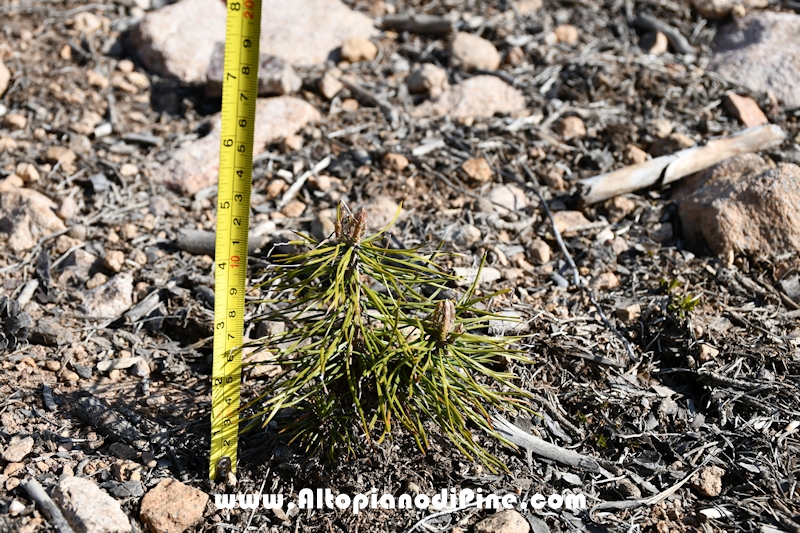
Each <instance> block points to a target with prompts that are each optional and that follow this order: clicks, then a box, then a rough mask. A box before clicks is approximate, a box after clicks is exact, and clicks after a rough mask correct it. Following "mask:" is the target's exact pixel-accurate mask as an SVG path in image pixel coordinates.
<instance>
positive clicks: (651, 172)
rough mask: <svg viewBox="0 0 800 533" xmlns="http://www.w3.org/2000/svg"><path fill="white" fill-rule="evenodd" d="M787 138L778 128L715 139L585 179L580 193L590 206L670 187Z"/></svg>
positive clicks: (770, 126) (775, 144)
mask: <svg viewBox="0 0 800 533" xmlns="http://www.w3.org/2000/svg"><path fill="white" fill-rule="evenodd" d="M785 138H786V133H785V132H784V131H783V130H782V129H781V128H779V127H778V126H775V125H774V124H769V125H766V126H756V127H754V128H748V129H746V130H742V131H740V132H739V133H736V134H734V135H730V136H728V137H718V138H714V139H711V140H709V141H708V143H706V144H705V145H704V146H694V147H692V148H687V149H686V150H681V151H680V152H675V153H674V154H669V155H663V156H661V157H656V158H654V159H651V160H650V161H645V162H644V163H639V164H638V165H631V166H629V167H625V168H621V169H619V170H615V171H613V172H609V173H607V174H601V175H599V176H594V177H591V178H586V179H582V180H580V181H579V182H578V193H579V195H580V198H581V202H582V203H583V204H584V205H588V204H594V203H597V202H600V201H603V200H607V199H608V198H613V197H614V196H619V195H620V194H625V193H628V192H633V191H637V190H639V189H644V188H645V187H650V186H652V185H655V184H656V183H658V182H659V180H661V184H662V185H666V184H667V183H672V182H673V181H677V180H679V179H681V178H683V177H686V176H688V175H689V174H694V173H695V172H699V171H701V170H705V169H707V168H708V167H710V166H712V165H715V164H717V163H719V162H720V161H723V160H725V159H728V158H729V157H733V156H735V155H739V154H746V153H751V152H758V151H760V150H764V149H767V148H772V147H773V146H777V145H779V144H780V143H782V142H783V140H784V139H785ZM662 176H663V178H662Z"/></svg>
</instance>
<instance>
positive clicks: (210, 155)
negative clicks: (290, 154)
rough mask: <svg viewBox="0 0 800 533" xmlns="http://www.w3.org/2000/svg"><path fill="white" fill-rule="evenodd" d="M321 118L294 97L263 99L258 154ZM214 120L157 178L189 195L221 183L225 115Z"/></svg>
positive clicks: (258, 108)
mask: <svg viewBox="0 0 800 533" xmlns="http://www.w3.org/2000/svg"><path fill="white" fill-rule="evenodd" d="M319 118H320V114H319V111H317V110H316V109H315V108H314V107H313V106H312V105H311V104H309V103H307V102H304V101H303V100H299V99H297V98H294V97H292V96H280V97H277V98H264V99H260V100H259V101H258V104H257V106H256V130H255V146H254V153H255V154H258V153H259V152H262V151H263V150H264V148H266V146H267V145H268V144H271V143H274V142H277V141H279V140H281V139H283V138H285V137H288V136H289V135H293V134H295V133H296V132H297V131H298V130H299V129H300V128H302V127H303V126H305V125H306V124H308V123H309V122H312V121H315V120H319ZM212 120H213V124H214V126H213V129H212V130H211V132H210V133H209V134H208V135H206V136H205V137H203V138H202V139H199V140H197V141H192V142H190V143H188V144H185V145H183V146H182V147H180V148H179V149H178V150H176V151H175V153H174V154H173V155H172V158H171V159H170V160H169V161H167V163H165V164H164V166H162V167H161V170H160V171H158V172H156V174H155V175H154V176H153V179H154V180H155V181H158V182H162V183H165V184H167V185H168V186H169V187H170V188H172V189H175V190H177V191H179V192H181V193H183V194H185V195H189V196H191V195H194V194H195V193H196V192H197V191H199V190H200V189H204V188H206V187H209V186H211V185H213V184H215V183H216V182H217V178H218V173H219V143H220V127H221V124H220V123H221V116H220V115H219V114H217V115H216V116H214V118H213V119H212Z"/></svg>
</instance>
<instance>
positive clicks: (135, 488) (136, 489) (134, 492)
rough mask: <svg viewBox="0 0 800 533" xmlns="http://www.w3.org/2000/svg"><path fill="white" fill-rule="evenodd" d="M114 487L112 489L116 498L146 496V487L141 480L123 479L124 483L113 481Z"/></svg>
mask: <svg viewBox="0 0 800 533" xmlns="http://www.w3.org/2000/svg"><path fill="white" fill-rule="evenodd" d="M113 485H114V487H113V488H112V489H111V494H112V495H114V497H115V498H119V499H121V500H122V499H126V498H141V497H142V496H144V487H143V486H142V482H141V481H123V482H122V483H116V482H114V483H113Z"/></svg>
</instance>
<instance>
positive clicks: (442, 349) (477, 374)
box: [243, 207, 530, 470]
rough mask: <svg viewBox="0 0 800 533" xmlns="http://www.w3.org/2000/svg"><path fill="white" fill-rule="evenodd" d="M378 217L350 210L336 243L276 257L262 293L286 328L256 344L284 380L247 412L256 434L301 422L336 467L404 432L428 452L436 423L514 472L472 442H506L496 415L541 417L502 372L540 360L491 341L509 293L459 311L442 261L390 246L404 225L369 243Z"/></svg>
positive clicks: (469, 298)
mask: <svg viewBox="0 0 800 533" xmlns="http://www.w3.org/2000/svg"><path fill="white" fill-rule="evenodd" d="M398 215H399V211H398ZM366 217H367V215H366V212H365V211H364V210H363V209H362V210H360V211H358V212H357V213H356V214H355V215H352V214H349V213H345V211H343V209H342V208H341V207H340V208H339V210H338V214H337V222H336V224H335V228H336V229H335V232H334V234H333V235H331V237H330V238H328V239H325V240H323V241H321V242H317V241H315V240H314V239H313V238H311V237H309V236H305V235H300V238H299V239H298V240H295V241H292V242H290V243H288V244H291V245H292V246H293V247H295V248H299V249H300V250H301V251H299V252H297V253H290V254H284V255H276V256H275V257H274V258H273V259H274V261H275V263H274V264H273V265H272V267H271V269H270V270H269V271H268V272H267V273H266V279H265V281H264V282H262V283H261V284H260V285H259V286H260V288H261V291H262V294H265V295H267V297H266V298H265V299H264V300H262V301H260V302H259V303H260V304H264V305H265V306H267V307H268V308H269V309H271V310H270V311H269V312H267V313H266V314H265V315H264V316H262V317H260V319H262V320H267V321H272V322H281V323H283V324H285V329H284V331H282V332H281V333H277V334H274V335H271V336H268V337H265V338H262V339H259V340H257V341H255V342H254V344H255V345H257V346H258V347H259V348H258V349H259V350H268V351H269V352H270V354H271V357H268V358H266V359H268V361H266V362H267V363H269V364H274V365H278V366H279V367H280V369H281V371H280V373H279V375H278V376H277V377H276V378H275V379H274V380H273V381H272V382H271V383H269V384H268V385H267V386H266V387H265V388H264V389H263V390H261V391H259V394H258V395H257V396H256V397H255V398H254V399H253V400H251V401H250V402H249V403H248V404H247V405H246V406H245V407H244V408H243V409H247V410H252V411H254V414H252V415H250V416H249V419H250V420H251V424H250V426H252V425H255V424H261V425H266V424H268V423H269V422H270V421H272V420H273V419H276V417H278V416H281V417H283V416H282V415H279V413H283V414H285V413H287V412H291V413H292V419H291V420H290V421H288V422H287V423H286V424H285V430H287V431H290V432H291V434H292V436H293V440H294V441H296V442H299V443H300V444H301V445H302V446H303V447H305V448H306V449H307V450H308V451H309V452H315V451H317V450H324V451H325V453H326V454H327V456H328V457H329V458H330V459H333V458H334V457H335V456H340V455H342V454H344V455H347V456H349V455H354V454H355V453H356V452H357V451H358V450H359V449H360V448H362V445H363V443H364V442H365V441H366V442H367V443H371V442H372V441H373V440H377V441H381V440H382V439H384V438H386V437H387V436H389V435H391V433H392V430H393V428H394V427H396V425H397V424H399V425H400V426H402V427H403V428H405V429H406V430H407V431H408V432H409V433H410V434H411V435H413V437H414V439H415V440H416V442H417V445H418V446H419V448H420V449H421V450H425V449H427V448H428V447H429V445H430V442H429V438H428V432H429V428H430V425H431V423H432V424H433V425H434V426H438V428H439V429H440V430H441V431H442V432H443V433H444V434H445V435H446V436H447V437H448V438H449V439H450V440H451V441H452V442H453V444H455V445H456V446H457V447H458V448H459V450H461V451H462V452H463V453H464V454H465V455H466V456H467V457H469V458H470V459H473V458H477V459H479V460H481V461H482V462H483V463H485V464H487V465H488V466H490V467H491V468H492V470H495V468H494V467H500V468H505V467H504V466H503V465H502V463H501V462H500V461H499V460H498V459H496V458H495V457H494V456H492V455H491V454H490V453H489V452H488V451H487V450H486V449H485V448H483V447H482V446H480V445H479V444H478V443H477V442H476V440H475V439H474V438H473V435H472V430H473V429H482V430H484V431H486V432H487V433H489V434H490V435H493V436H494V437H496V438H498V439H501V440H502V438H501V437H500V435H499V434H497V433H496V432H495V431H494V429H493V427H492V424H491V418H490V414H491V411H512V412H518V411H520V410H526V411H529V410H530V409H529V404H528V402H527V398H528V395H527V393H526V392H525V391H524V390H523V389H522V388H520V387H519V385H517V384H516V377H515V376H514V375H513V374H511V373H510V372H505V371H500V370H497V367H498V366H499V365H500V364H501V360H508V359H513V360H519V361H525V362H527V361H528V359H527V357H526V356H525V355H524V354H523V353H521V352H520V351H518V350H514V349H512V348H511V346H512V345H513V344H514V343H515V342H517V341H519V337H491V336H488V335H485V334H483V333H482V331H483V330H485V329H486V328H487V327H488V322H489V320H490V319H493V318H498V316H497V315H495V314H493V313H491V312H488V311H486V310H484V309H482V307H484V305H483V304H484V303H485V302H486V301H488V300H490V299H491V298H493V297H495V296H497V295H499V294H501V293H502V292H504V291H500V292H497V293H492V294H487V295H483V296H480V297H477V296H475V293H476V289H477V280H478V279H479V274H478V276H476V278H475V281H474V282H473V283H472V285H471V286H470V287H469V289H468V290H466V291H465V293H464V294H463V295H462V296H461V297H460V298H459V299H458V300H457V301H454V300H453V299H448V298H445V296H448V295H450V293H451V292H452V291H451V289H450V287H451V286H453V285H454V282H455V281H456V280H457V279H458V278H457V277H456V276H454V275H452V274H449V273H447V272H445V271H444V270H443V269H442V268H441V267H439V266H438V265H437V264H436V262H435V258H436V253H434V254H431V255H430V256H426V255H423V253H422V252H421V250H420V248H413V249H399V250H398V249H391V248H389V247H388V246H384V245H383V244H382V242H385V241H384V236H385V233H386V231H387V230H388V229H389V227H391V226H392V224H393V223H394V221H392V223H390V224H389V225H388V226H387V227H386V228H384V229H383V230H382V231H380V232H378V233H377V234H375V235H371V236H369V237H367V236H366V235H365V234H366V227H367V218H366ZM396 218H397V217H395V220H396ZM263 359H264V358H262V360H263ZM504 442H506V441H504ZM506 444H509V445H511V444H510V443H508V442H506Z"/></svg>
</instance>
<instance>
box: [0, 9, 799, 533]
mask: <svg viewBox="0 0 800 533" xmlns="http://www.w3.org/2000/svg"><path fill="white" fill-rule="evenodd" d="M264 3H265V8H264V10H265V11H264V12H265V16H264V21H263V25H262V26H263V27H262V61H261V74H262V76H261V78H262V79H261V80H260V92H261V93H262V94H263V99H262V100H260V102H259V104H258V110H257V122H256V128H257V131H256V152H255V153H256V154H258V155H257V156H256V163H255V170H254V182H253V198H252V217H251V232H250V235H251V241H252V242H253V244H254V246H253V252H252V257H251V259H250V275H251V279H257V278H258V277H259V276H260V273H261V272H262V271H263V269H264V267H265V266H266V265H268V264H269V258H268V257H267V251H268V250H269V249H270V248H271V246H270V243H272V242H275V241H280V240H282V239H284V238H286V235H288V234H290V233H291V232H292V231H304V232H310V233H311V234H313V235H316V236H319V237H323V236H325V235H326V234H329V233H330V232H331V231H332V229H333V221H332V219H333V218H334V213H335V208H336V206H337V205H338V203H339V202H340V201H346V202H347V204H348V205H350V206H351V207H358V206H362V205H363V206H365V207H366V208H367V210H368V213H369V217H370V221H371V223H372V224H373V226H375V227H380V226H381V225H383V224H384V223H385V222H387V221H388V220H390V219H391V218H392V217H393V215H394V213H395V211H396V208H397V205H398V204H399V203H400V202H402V204H403V214H402V216H401V217H400V220H399V222H398V224H397V225H396V227H395V228H394V230H393V235H394V236H395V237H396V239H397V240H398V241H400V242H401V243H402V244H404V245H406V246H411V245H417V244H425V245H429V246H432V247H433V246H436V245H438V244H439V243H440V242H444V247H445V249H447V250H449V251H452V252H457V254H455V255H452V256H449V257H448V259H447V266H448V267H450V268H453V269H456V271H457V272H460V273H464V274H466V275H469V274H470V272H471V271H472V268H473V267H474V265H475V264H476V262H477V261H478V260H479V258H480V257H482V256H484V255H486V257H487V268H486V269H484V271H483V274H482V280H481V289H482V290H495V289H498V288H504V287H508V288H511V289H512V291H511V292H510V293H508V294H507V295H506V296H505V297H502V298H496V299H494V300H492V301H491V308H492V309H493V310H495V311H498V312H507V313H511V314H513V315H514V316H519V317H521V318H522V319H523V322H522V323H521V324H516V323H512V322H508V323H504V322H500V323H498V324H496V327H494V328H493V333H494V334H497V335H502V334H504V333H508V332H509V331H510V330H514V331H515V332H519V333H525V334H528V335H529V336H528V337H527V338H526V340H525V342H524V343H523V345H522V348H523V349H524V350H526V351H527V352H528V353H529V355H530V357H531V358H532V359H533V360H534V362H535V364H534V365H532V366H531V365H512V366H511V370H513V371H514V372H516V373H517V374H518V375H519V376H520V377H521V378H522V379H521V384H522V386H523V387H524V388H526V389H527V390H529V391H531V393H532V394H533V398H534V407H535V409H536V410H537V411H538V412H539V413H540V414H541V416H540V417H534V418H533V419H528V418H523V417H520V418H518V419H517V420H515V424H516V425H517V426H518V427H519V428H521V429H522V430H524V431H526V432H529V433H532V434H533V435H535V436H538V437H539V438H541V439H544V440H546V441H548V442H551V443H553V444H555V445H556V446H558V447H559V448H562V449H570V450H574V451H575V452H579V453H580V454H582V455H584V456H585V457H588V458H590V459H591V461H590V462H591V464H592V465H593V466H592V467H591V468H578V467H571V466H567V465H565V464H562V463H560V462H557V461H553V460H549V459H545V458H542V457H540V456H539V455H537V454H535V453H534V454H526V453H525V452H524V451H515V450H511V449H510V448H507V447H504V446H501V445H500V444H498V443H495V442H492V441H491V440H488V439H486V438H485V437H483V436H478V438H479V440H481V442H482V444H484V445H486V446H488V447H489V448H490V449H491V450H492V451H493V452H494V453H496V454H498V456H499V457H500V458H502V459H503V461H504V462H505V463H506V464H507V466H508V468H509V471H510V472H509V473H504V474H495V473H492V472H489V471H488V470H487V469H486V468H484V467H481V466H480V465H476V464H473V463H471V462H469V461H467V460H465V458H464V457H463V456H461V455H460V454H459V453H458V451H457V450H456V449H454V448H453V446H451V445H450V444H449V443H448V441H446V440H445V439H442V438H435V439H434V440H433V441H432V442H431V444H432V448H431V450H429V451H428V453H426V454H422V453H420V452H419V451H418V450H417V449H416V448H415V446H414V445H413V440H412V439H411V438H410V437H409V436H407V435H404V434H402V433H400V434H398V435H396V437H395V438H394V439H393V440H391V441H387V442H385V443H383V444H381V445H379V446H377V447H375V448H374V449H371V450H370V451H369V452H365V453H364V454H363V455H362V456H360V457H358V458H355V459H348V460H345V459H343V460H342V461H340V462H339V463H338V464H326V463H324V462H321V461H320V460H319V459H318V458H316V457H309V456H306V455H304V454H303V453H301V451H300V450H298V449H295V448H293V447H292V446H290V445H288V444H287V441H286V438H285V437H284V436H283V435H281V434H279V433H278V432H277V430H276V429H275V428H274V427H272V426H270V427H267V428H266V429H264V430H262V431H261V432H258V433H256V434H250V435H247V436H246V437H244V438H243V440H242V442H241V444H240V465H239V470H238V472H237V477H238V485H237V486H236V487H235V488H234V487H227V488H226V487H225V486H224V485H222V484H215V483H211V482H209V481H207V480H206V479H205V477H206V475H207V468H208V464H207V463H208V448H209V433H210V428H209V403H210V379H209V373H210V353H211V324H212V318H213V311H212V310H213V297H214V295H213V278H212V276H213V272H212V258H211V256H210V254H213V233H212V232H213V230H214V227H215V208H214V207H215V205H216V189H215V182H216V170H217V165H218V161H217V158H218V146H219V114H218V113H219V109H220V97H219V94H220V79H221V71H222V69H221V64H220V62H221V57H222V50H221V44H220V43H221V41H222V40H223V39H224V16H225V4H224V3H223V2H220V1H219V0H180V1H179V2H177V3H170V2H168V1H165V0H152V1H151V0H113V1H109V2H104V3H89V2H81V1H72V0H66V1H49V2H46V1H43V0H6V1H5V2H3V3H2V5H0V27H1V28H2V36H0V59H1V60H2V61H0V124H1V127H0V177H2V180H0V355H1V356H2V363H0V365H2V366H0V368H2V372H0V391H1V392H2V398H3V399H2V400H0V421H1V425H0V458H1V460H0V487H2V489H0V531H25V532H33V531H50V530H53V529H54V528H55V527H57V525H56V523H55V522H54V519H53V518H49V517H48V516H47V515H45V514H43V513H44V511H43V510H42V509H43V508H42V507H41V504H39V505H37V504H36V503H35V502H34V498H33V497H32V496H31V495H30V493H29V491H28V490H26V487H28V488H30V487H31V486H32V485H27V483H28V482H29V481H30V480H32V479H35V480H36V481H37V482H38V483H39V484H40V485H41V486H42V487H43V488H44V489H45V491H47V493H48V494H49V496H50V497H51V498H52V499H53V500H54V501H55V502H56V505H58V506H59V507H60V508H61V509H62V510H63V513H64V514H65V515H66V518H67V520H68V522H69V523H70V524H72V527H73V528H74V530H75V531H90V532H106V531H108V532H111V531H148V530H150V531H169V532H178V531H185V530H189V531H212V530H213V531H220V532H223V531H245V530H248V528H249V529H252V530H259V531H282V530H287V531H289V530H291V531H331V532H332V531H358V530H368V531H406V530H409V529H410V528H412V526H414V525H415V524H417V522H418V521H420V520H421V519H423V518H425V517H426V516H428V515H430V514H431V513H432V511H428V510H420V511H417V512H413V513H412V512H407V511H404V512H399V511H382V510H374V511H369V512H366V513H364V514H360V515H357V516H356V515H353V514H352V513H351V512H349V511H338V510H321V511H313V512H312V511H308V512H306V511H303V512H302V513H297V510H294V511H291V512H288V513H287V512H284V511H259V512H257V513H250V512H243V511H240V510H236V511H231V512H229V511H218V510H217V509H216V507H215V506H214V505H213V498H212V499H211V501H209V498H208V494H213V493H218V492H232V491H238V492H258V491H259V490H262V491H264V492H274V493H283V494H286V495H287V496H296V495H297V492H298V491H299V490H300V489H301V488H304V487H323V488H330V489H332V490H333V491H334V492H341V493H348V494H353V493H356V492H367V491H369V490H370V489H371V488H373V487H374V488H376V489H377V490H378V492H380V493H396V494H399V493H403V492H407V493H410V494H414V493H418V492H424V493H427V494H429V495H432V494H434V493H436V492H437V491H440V490H441V489H442V488H457V489H460V488H472V489H477V488H482V489H483V490H484V491H490V492H496V493H508V492H516V493H517V494H520V495H530V494H535V493H543V494H550V493H553V492H556V493H565V492H570V493H582V494H586V495H587V497H588V502H589V505H590V506H592V507H594V506H599V507H596V508H595V509H594V510H593V511H592V512H588V511H581V512H578V511H575V512H572V511H550V512H541V513H537V512H532V511H529V510H525V511H522V513H521V515H518V514H515V513H514V512H511V513H505V514H502V515H498V516H490V515H491V514H492V513H490V512H486V511H478V510H476V509H474V508H469V509H465V510H459V511H454V512H451V513H446V514H443V515H441V516H438V517H435V518H432V519H431V520H429V521H427V522H426V523H425V524H424V525H418V526H417V530H420V529H431V528H436V529H438V530H441V531H475V532H481V531H503V532H525V531H529V530H532V531H535V532H546V531H572V530H591V531H641V530H646V531H658V532H682V531H697V530H701V529H702V530H704V531H714V530H730V531H734V530H745V531H761V532H778V531H790V532H795V531H799V530H800V506H798V504H797V501H798V496H800V495H799V494H798V481H797V474H798V465H797V450H798V444H799V442H800V441H798V437H797V435H798V433H797V430H798V427H800V403H799V402H798V392H800V391H798V382H797V380H798V374H800V328H799V327H798V317H800V257H798V250H799V249H800V218H798V217H799V216H800V215H798V209H797V206H798V205H800V167H798V166H797V165H796V163H798V160H800V151H799V150H800V146H798V143H800V126H799V125H798V118H799V117H800V52H798V50H800V15H798V14H796V13H795V11H794V10H797V9H798V4H797V3H796V2H793V1H791V0H787V1H785V2H776V1H774V0H694V1H693V2H692V3H691V4H690V3H689V2H688V1H686V0H674V1H673V0H663V1H657V2H656V1H649V0H644V1H633V0H630V1H622V0H608V1H606V2H600V3H593V2H583V1H570V2H556V1H551V0H544V1H542V0H519V1H514V2H512V1H498V2H485V1H474V0H442V1H433V2H427V3H426V2H420V1H417V0H408V1H406V0H395V1H387V2H386V3H384V2H383V1H380V0H379V1H376V2H367V1H355V2H353V1H347V2H346V3H345V4H342V3H339V1H338V0H294V1H293V2H279V1H277V0H272V1H265V2H264ZM168 4H169V5H168ZM267 13H268V14H267ZM403 15H430V16H432V17H438V18H434V19H420V18H417V19H413V18H408V17H405V18H403V17H402V16H403ZM398 16H401V18H397V17H398ZM767 123H770V124H774V125H776V126H777V127H778V128H780V130H781V131H782V132H783V133H782V135H783V138H784V139H785V140H784V141H783V142H782V143H780V144H776V145H773V146H771V147H770V148H768V149H767V150H765V151H761V152H760V153H758V154H748V155H743V156H739V157H737V158H735V159H733V160H729V161H727V162H725V163H723V164H721V165H719V166H717V167H715V168H713V169H711V170H710V171H707V172H701V173H699V174H696V175H694V176H691V177H688V178H685V179H683V180H681V181H679V182H677V183H676V184H673V185H671V186H660V185H659V184H656V186H654V187H651V188H649V189H645V190H636V191H631V192H629V193H625V194H622V195H619V196H616V197H614V198H611V199H609V200H606V201H602V202H598V203H588V202H586V201H585V198H583V197H582V194H583V187H582V185H581V183H580V180H583V179H586V178H590V177H592V176H595V175H599V174H603V173H606V172H609V171H612V170H616V169H621V168H624V167H626V166H628V165H633V164H637V163H643V162H646V161H648V160H650V159H651V158H654V157H658V156H663V155H666V154H672V153H675V152H678V151H680V150H683V149H686V148H690V147H692V146H695V145H703V144H704V143H705V142H707V140H708V139H710V138H712V137H718V136H725V135H728V134H732V133H736V132H738V131H740V130H742V129H744V128H745V127H751V126H758V125H761V124H767ZM526 167H527V168H528V169H530V170H531V173H527V172H526V170H525V169H526ZM293 184H295V185H297V186H294V187H292V185H293ZM545 207H547V208H548V209H549V210H550V211H551V212H552V213H553V221H551V220H550V218H549V217H548V215H547V210H546V209H545ZM562 238H563V239H562ZM559 240H563V243H564V247H563V248H562V246H561V245H560V244H559ZM253 297H254V298H255V295H254V296H253ZM260 311H261V309H259V308H257V307H256V306H254V305H253V306H251V308H250V309H249V310H248V316H249V317H253V316H256V315H257V314H258V313H259V312H260ZM265 333H266V332H265V331H262V330H260V329H259V328H256V327H254V326H252V325H251V326H248V328H247V331H246V334H247V335H248V337H249V338H257V337H259V336H261V335H264V334H265ZM263 368H264V367H261V369H260V370H263ZM268 379H270V373H269V371H268V369H267V371H254V372H252V373H250V374H248V375H247V377H246V381H245V383H244V388H243V395H244V397H245V398H247V397H252V395H253V393H254V391H257V390H258V386H259V383H263V380H268ZM584 466H585V465H584ZM619 502H623V504H620V503H619ZM626 502H627V503H626ZM176 509H179V511H178V510H176ZM487 520H488V521H487Z"/></svg>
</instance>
